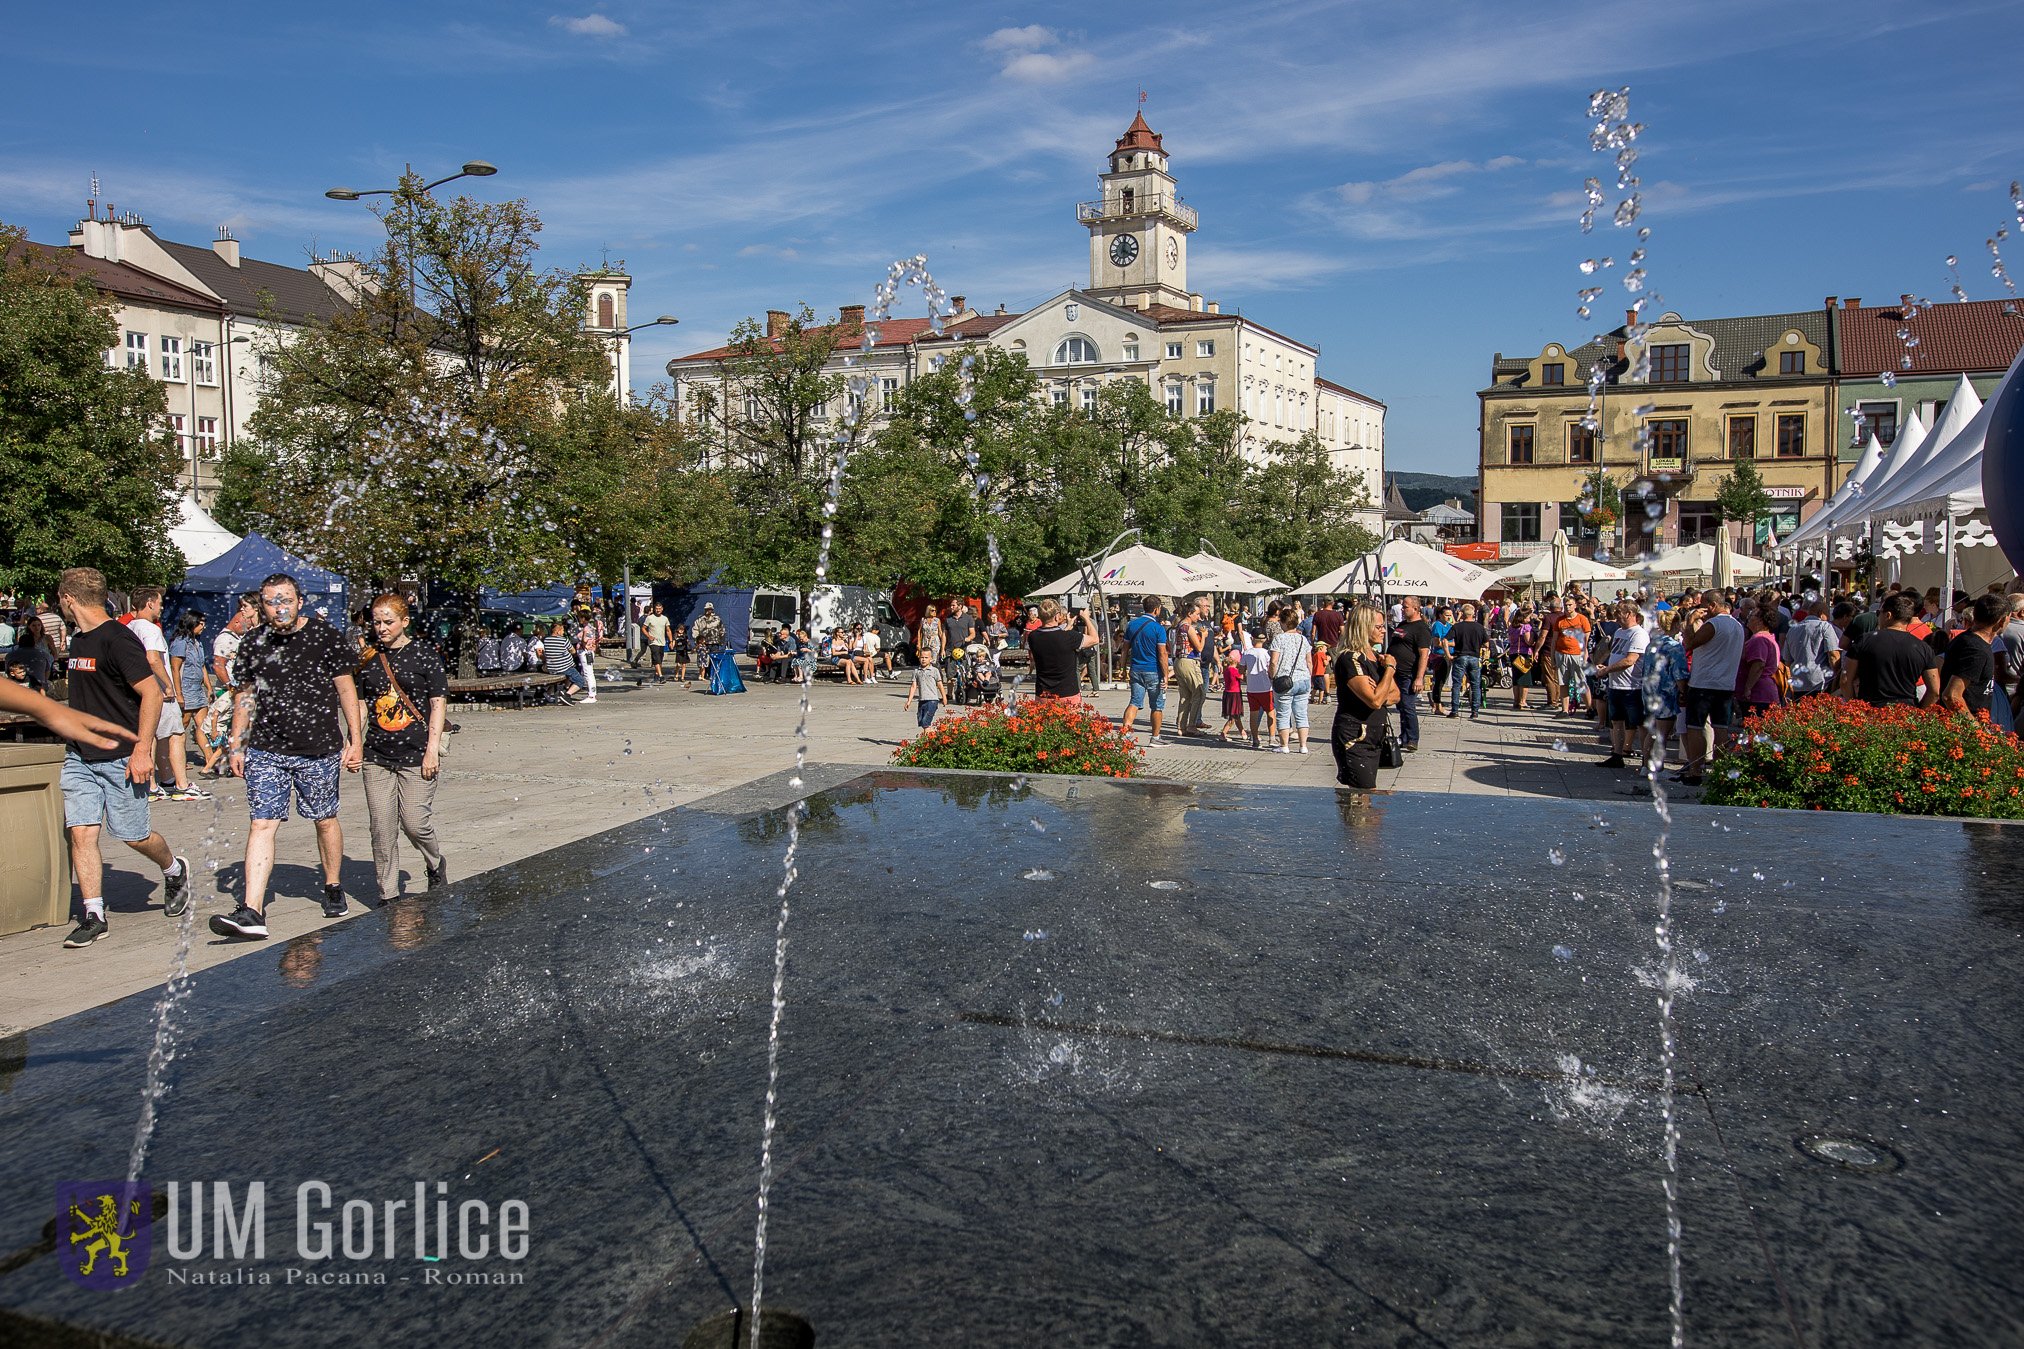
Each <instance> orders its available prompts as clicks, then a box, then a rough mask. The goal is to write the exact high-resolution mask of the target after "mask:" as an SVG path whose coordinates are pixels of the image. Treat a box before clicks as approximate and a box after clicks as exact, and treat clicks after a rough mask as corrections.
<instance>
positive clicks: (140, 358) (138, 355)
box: [126, 333, 148, 375]
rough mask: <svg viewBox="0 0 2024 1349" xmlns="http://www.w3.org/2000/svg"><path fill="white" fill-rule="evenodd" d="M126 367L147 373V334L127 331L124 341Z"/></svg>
mask: <svg viewBox="0 0 2024 1349" xmlns="http://www.w3.org/2000/svg"><path fill="white" fill-rule="evenodd" d="M126 353H127V369H129V370H138V371H140V372H141V373H142V374H143V375H145V374H147V373H148V335H147V334H146V333H128V334H127V343H126Z"/></svg>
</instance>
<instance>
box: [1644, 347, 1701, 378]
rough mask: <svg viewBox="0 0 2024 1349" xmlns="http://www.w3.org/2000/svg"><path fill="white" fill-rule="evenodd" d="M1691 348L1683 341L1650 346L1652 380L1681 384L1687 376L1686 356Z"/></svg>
mask: <svg viewBox="0 0 2024 1349" xmlns="http://www.w3.org/2000/svg"><path fill="white" fill-rule="evenodd" d="M1692 350H1693V349H1692V348H1691V347H1689V346H1688V345H1687V344H1686V343H1685V342H1673V343H1668V344H1666V345H1664V346H1656V347H1653V348H1652V380H1653V381H1654V382H1655V383H1659V384H1682V383H1685V382H1686V378H1687V356H1688V354H1689V353H1690V352H1691V351H1692Z"/></svg>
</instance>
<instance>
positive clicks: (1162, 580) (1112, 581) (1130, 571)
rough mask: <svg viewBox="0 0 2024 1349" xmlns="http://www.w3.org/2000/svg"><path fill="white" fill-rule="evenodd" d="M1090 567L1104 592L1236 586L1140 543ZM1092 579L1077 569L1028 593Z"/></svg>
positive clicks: (1060, 591) (1075, 587)
mask: <svg viewBox="0 0 2024 1349" xmlns="http://www.w3.org/2000/svg"><path fill="white" fill-rule="evenodd" d="M1093 570H1094V571H1095V577H1094V580H1095V582H1096V585H1095V589H1096V590H1097V591H1098V593H1100V594H1104V595H1190V594H1193V593H1194V592H1195V591H1197V590H1230V589H1235V588H1238V587H1235V586H1232V585H1231V584H1229V582H1231V581H1233V580H1235V579H1236V578H1234V577H1229V576H1225V575H1224V574H1223V573H1222V572H1220V571H1214V570H1211V569H1210V568H1207V567H1199V566H1196V565H1195V564H1194V562H1193V561H1192V560H1190V559H1188V558H1181V557H1175V556H1174V555H1173V554H1172V553H1168V552H1162V551H1161V550H1160V549H1158V548H1153V547H1150V546H1148V545H1146V544H1143V543H1135V544H1133V545H1132V546H1131V547H1129V548H1123V549H1120V550H1118V551H1117V552H1115V553H1111V554H1110V555H1109V556H1107V557H1105V558H1104V559H1103V560H1102V561H1101V562H1099V563H1098V564H1097V565H1096V566H1095V568H1094V569H1093ZM1091 579H1092V578H1091V577H1090V575H1089V574H1088V573H1085V572H1083V571H1082V570H1080V569H1077V570H1075V571H1072V572H1070V573H1068V575H1066V576H1063V577H1060V578H1059V579H1057V580H1054V581H1050V582H1049V583H1048V584H1046V585H1044V586H1041V587H1040V588H1039V589H1037V590H1033V591H1029V592H1028V593H1029V594H1032V595H1034V596H1043V595H1067V594H1072V593H1077V592H1081V591H1086V590H1089V589H1090V588H1091V587H1090V580H1091ZM1268 579H1269V578H1268Z"/></svg>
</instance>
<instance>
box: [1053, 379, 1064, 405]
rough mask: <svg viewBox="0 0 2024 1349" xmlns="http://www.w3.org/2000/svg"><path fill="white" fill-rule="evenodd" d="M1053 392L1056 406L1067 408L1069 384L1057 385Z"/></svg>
mask: <svg viewBox="0 0 2024 1349" xmlns="http://www.w3.org/2000/svg"><path fill="white" fill-rule="evenodd" d="M1053 393H1054V406H1056V407H1058V408H1065V407H1067V406H1068V386H1067V385H1066V384H1057V385H1055V386H1054V389H1053Z"/></svg>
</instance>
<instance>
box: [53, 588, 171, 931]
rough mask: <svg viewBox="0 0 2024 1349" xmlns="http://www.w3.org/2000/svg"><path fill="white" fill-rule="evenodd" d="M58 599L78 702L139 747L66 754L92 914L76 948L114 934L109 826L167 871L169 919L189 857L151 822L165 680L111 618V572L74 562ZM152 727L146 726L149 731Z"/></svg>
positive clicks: (67, 788) (79, 860)
mask: <svg viewBox="0 0 2024 1349" xmlns="http://www.w3.org/2000/svg"><path fill="white" fill-rule="evenodd" d="M56 603H57V606H58V607H59V608H60V609H61V610H62V611H63V618H64V621H65V622H67V623H68V624H69V625H70V629H71V631H70V649H69V652H68V653H67V655H66V657H65V668H66V671H67V673H68V674H69V676H70V705H71V707H72V708H73V709H75V710H76V711H77V712H79V713H82V714H84V715H85V716H86V717H88V718H91V719H92V721H93V722H94V723H96V724H101V725H102V724H104V723H106V722H110V723H112V724H113V725H115V726H117V727H119V728H120V729H121V730H122V731H125V732H131V733H132V734H130V735H129V736H128V737H127V738H128V739H129V740H132V741H134V742H135V743H134V744H133V746H132V748H130V749H129V748H127V747H125V746H122V745H120V744H119V743H118V742H116V741H115V742H111V743H97V742H93V741H90V740H81V739H79V740H72V741H71V742H70V747H69V749H67V750H66V751H64V755H63V824H64V831H65V832H66V833H67V834H68V835H69V836H70V869H71V872H72V874H74V875H75V876H76V877H77V892H78V896H79V898H80V899H81V900H82V901H83V906H84V917H83V918H82V919H80V920H79V922H78V924H77V929H76V930H75V931H74V932H72V933H71V934H70V936H69V937H67V938H65V940H64V943H63V944H64V946H65V947H66V948H67V949H69V950H77V949H79V948H80V947H85V946H90V945H91V944H92V943H93V942H96V941H99V940H102V939H103V938H105V937H106V936H108V935H110V933H111V929H110V927H109V926H108V925H107V923H106V918H105V891H104V889H103V885H104V873H105V858H104V857H103V856H102V855H101V854H100V852H99V850H98V834H99V830H100V829H104V828H110V829H111V830H112V836H113V837H114V838H116V839H118V840H119V841H120V842H122V843H124V844H126V845H127V846H128V847H129V848H132V849H133V850H134V851H135V852H137V853H139V854H140V855H141V856H143V857H145V858H147V859H148V860H149V861H150V862H153V863H154V864H155V865H156V866H158V867H160V868H161V869H162V911H163V912H164V913H166V914H168V915H169V916H170V917H174V916H176V915H177V914H180V913H182V912H183V910H184V909H185V908H186V907H188V905H189V902H190V864H189V863H188V862H186V861H184V860H183V859H182V858H180V857H174V856H171V855H170V853H169V845H168V842H167V841H166V840H164V839H163V838H162V836H161V835H160V834H158V833H156V832H155V831H154V828H153V827H152V826H151V825H150V824H149V823H148V783H150V782H151V781H153V780H154V776H155V722H156V720H157V719H158V718H159V717H160V715H161V710H162V685H161V681H159V680H157V679H156V678H155V671H154V665H153V664H152V663H151V662H150V661H149V660H148V653H147V649H146V648H145V647H143V646H142V645H141V640H140V638H138V637H136V636H134V635H133V634H132V633H131V632H128V631H127V630H126V627H125V625H124V624H120V623H115V622H113V621H112V616H111V615H110V614H108V613H107V612H106V611H105V577H104V576H103V575H101V574H100V573H98V572H96V571H93V570H92V569H91V568H90V567H72V568H71V569H70V570H68V571H66V572H64V573H63V575H62V577H61V578H59V579H58V581H57V585H56ZM143 727H145V728H146V729H145V731H143V730H142V728H143Z"/></svg>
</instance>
